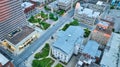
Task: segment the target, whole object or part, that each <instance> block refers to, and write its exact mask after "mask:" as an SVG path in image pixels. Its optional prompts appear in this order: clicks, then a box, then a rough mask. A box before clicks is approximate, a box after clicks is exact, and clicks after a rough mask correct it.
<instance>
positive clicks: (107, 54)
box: [100, 33, 120, 67]
mask: <svg viewBox="0 0 120 67" xmlns="http://www.w3.org/2000/svg"><path fill="white" fill-rule="evenodd" d="M107 46H109V49H105V51H104V54H103V57H102V60H101V62H100V64H101V65H102V66H104V67H117V65H118V67H120V60H118V59H120V57H118V54H119V53H120V51H119V49H120V48H119V47H120V34H116V33H114V34H112V37H111V38H110V40H109V42H108V43H107Z"/></svg>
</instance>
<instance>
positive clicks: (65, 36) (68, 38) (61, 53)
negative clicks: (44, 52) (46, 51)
mask: <svg viewBox="0 0 120 67" xmlns="http://www.w3.org/2000/svg"><path fill="white" fill-rule="evenodd" d="M73 31H74V33H73ZM83 34H84V30H83V29H81V28H80V27H77V26H70V27H69V28H68V29H67V30H66V31H58V33H57V38H56V41H55V42H54V43H53V45H52V54H53V55H54V57H55V58H57V59H59V60H60V61H62V62H66V63H67V62H68V61H69V60H70V58H71V56H72V55H73V54H76V55H77V54H78V52H79V49H80V46H81V45H82V43H83Z"/></svg>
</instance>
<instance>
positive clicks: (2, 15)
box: [0, 0, 27, 40]
mask: <svg viewBox="0 0 120 67" xmlns="http://www.w3.org/2000/svg"><path fill="white" fill-rule="evenodd" d="M25 25H27V21H26V18H25V15H24V13H23V11H22V8H21V3H20V1H19V0H0V40H3V39H5V36H6V35H8V33H10V32H11V31H13V30H15V29H17V28H20V27H23V26H25Z"/></svg>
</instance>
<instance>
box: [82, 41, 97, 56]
mask: <svg viewBox="0 0 120 67" xmlns="http://www.w3.org/2000/svg"><path fill="white" fill-rule="evenodd" d="M98 47H99V44H98V43H97V42H96V41H94V40H89V41H88V42H87V44H86V46H85V48H84V49H83V51H82V52H83V53H85V54H88V55H90V56H91V57H96V54H97V53H98Z"/></svg>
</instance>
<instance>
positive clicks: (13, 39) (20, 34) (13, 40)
mask: <svg viewBox="0 0 120 67" xmlns="http://www.w3.org/2000/svg"><path fill="white" fill-rule="evenodd" d="M33 31H34V29H32V28H30V27H28V26H24V27H22V28H21V31H20V32H17V33H15V34H14V35H13V36H12V37H10V36H9V35H7V36H6V39H7V40H8V41H10V42H11V43H12V44H14V45H16V44H18V43H19V42H20V41H22V40H23V39H24V38H26V37H27V36H28V35H29V34H31V33H32V32H33Z"/></svg>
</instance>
